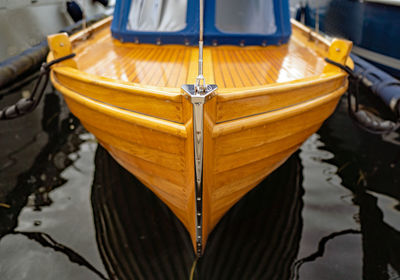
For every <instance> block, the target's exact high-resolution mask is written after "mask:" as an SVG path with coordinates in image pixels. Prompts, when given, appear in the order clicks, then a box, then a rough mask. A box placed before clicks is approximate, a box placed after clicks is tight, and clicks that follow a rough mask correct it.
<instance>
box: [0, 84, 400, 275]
mask: <svg viewBox="0 0 400 280" xmlns="http://www.w3.org/2000/svg"><path fill="white" fill-rule="evenodd" d="M29 87H30V86H28V87H27V89H29ZM20 94H21V93H20V92H18V93H16V94H14V95H10V96H7V97H6V98H3V99H1V100H0V107H3V106H4V105H5V104H10V103H12V102H13V101H15V100H17V99H18V98H19V97H20ZM399 141H400V139H399V135H398V134H392V135H389V136H386V137H384V138H382V137H379V136H374V135H370V134H367V133H364V132H363V131H361V130H360V129H358V128H357V127H356V126H354V125H353V123H352V122H351V121H350V119H349V118H348V117H347V115H346V112H345V104H340V105H339V107H338V109H337V111H336V112H335V114H334V115H333V116H332V117H331V118H330V119H329V120H328V121H327V122H326V123H325V124H324V126H323V127H322V128H321V129H320V131H319V132H318V133H316V134H314V135H313V136H312V137H310V138H309V139H308V140H307V142H306V143H304V145H303V146H302V147H301V149H300V151H299V152H297V153H296V154H295V155H293V156H292V157H291V158H290V159H289V160H288V161H287V162H286V163H285V164H284V165H283V166H282V167H280V168H279V169H278V170H276V171H275V172H274V173H273V174H272V175H270V176H269V177H268V178H267V179H266V180H265V181H264V182H262V183H261V184H260V185H259V186H258V187H256V188H255V189H254V190H253V191H251V192H250V193H249V194H248V195H247V196H246V197H245V198H244V199H242V200H241V201H240V202H239V203H238V204H237V205H236V206H235V207H233V208H232V210H231V211H230V212H229V213H228V214H227V215H226V216H225V217H224V218H223V220H222V221H221V223H220V224H219V225H218V226H217V228H216V229H215V230H214V232H213V233H212V235H211V236H210V239H209V243H208V245H207V248H206V251H205V255H204V257H203V258H202V259H200V260H199V262H198V263H197V267H196V271H195V275H194V278H195V279H279V280H285V279H306V280H313V279H318V280H320V279H373V280H379V279H400V277H399V275H400V212H399V211H400V204H399V201H400V182H399V181H400V142H399ZM0 147H1V149H0V203H1V204H0V279H12V280H14V279H57V280H61V279H189V274H190V269H191V266H192V263H193V261H194V259H195V257H194V255H193V252H192V247H191V244H190V241H189V236H188V234H187V233H186V231H185V229H184V228H183V226H182V225H181V224H180V223H179V221H178V220H177V219H176V218H175V217H174V216H173V215H172V214H171V212H170V211H169V210H168V209H167V207H166V206H165V205H163V204H162V203H161V202H160V201H159V200H158V199H157V198H156V197H155V196H154V195H153V194H152V193H151V192H150V191H148V190H147V189H146V188H145V187H144V186H143V185H141V184H140V182H138V181H137V180H136V179H135V178H134V177H133V176H132V175H130V174H129V173H128V172H127V171H125V170H124V169H123V168H121V167H120V166H119V165H118V164H117V163H116V162H115V161H114V160H113V159H112V158H111V157H110V156H109V155H108V153H107V152H106V151H105V150H104V149H102V148H101V147H99V146H98V145H97V143H96V141H95V139H94V137H93V136H92V135H90V134H89V133H87V132H86V131H85V130H84V129H83V128H82V127H81V126H80V124H79V122H78V121H77V120H76V119H75V118H74V117H73V116H72V115H71V114H70V113H69V111H68V109H67V108H66V106H65V104H64V102H63V100H62V98H60V96H59V95H58V94H57V93H55V92H52V91H51V90H50V89H49V91H48V94H47V96H46V98H45V100H44V102H42V104H41V106H40V107H39V108H38V109H37V110H36V111H35V112H34V113H32V114H31V115H29V116H26V117H23V118H21V119H18V120H13V121H9V122H2V123H0Z"/></svg>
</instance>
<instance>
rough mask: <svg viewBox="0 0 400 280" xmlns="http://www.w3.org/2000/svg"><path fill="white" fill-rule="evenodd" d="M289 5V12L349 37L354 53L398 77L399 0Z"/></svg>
mask: <svg viewBox="0 0 400 280" xmlns="http://www.w3.org/2000/svg"><path fill="white" fill-rule="evenodd" d="M291 5H292V16H294V17H296V18H297V19H302V20H303V22H304V23H305V24H306V25H308V26H311V27H313V28H316V25H317V28H318V30H319V31H322V32H324V33H326V34H328V35H330V36H335V37H343V38H346V39H349V40H351V41H352V42H353V43H354V46H353V49H352V52H353V53H354V54H356V55H359V56H361V57H362V58H364V59H367V60H368V61H370V62H372V63H374V64H375V65H377V66H378V67H380V68H382V69H383V70H385V71H388V72H389V73H391V74H392V75H394V76H396V77H400V51H399V50H400V37H399V30H400V1H396V0H392V1H390V0H380V1H378V0H373V1H372V0H369V1H356V0H310V1H308V0H307V1H304V0H303V1H301V0H292V1H291ZM316 22H318V23H317V24H316Z"/></svg>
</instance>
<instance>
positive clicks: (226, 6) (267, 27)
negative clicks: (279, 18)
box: [215, 0, 276, 35]
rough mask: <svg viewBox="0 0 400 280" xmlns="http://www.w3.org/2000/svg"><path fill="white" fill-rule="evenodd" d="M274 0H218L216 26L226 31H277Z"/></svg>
mask: <svg viewBox="0 0 400 280" xmlns="http://www.w3.org/2000/svg"><path fill="white" fill-rule="evenodd" d="M273 1H274V0H216V13H215V26H216V27H217V28H218V29H219V30H220V31H221V32H225V33H242V34H263V35H267V34H273V33H275V32H276V23H275V15H274V4H273Z"/></svg>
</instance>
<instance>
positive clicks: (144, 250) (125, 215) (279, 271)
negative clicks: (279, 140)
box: [92, 146, 304, 279]
mask: <svg viewBox="0 0 400 280" xmlns="http://www.w3.org/2000/svg"><path fill="white" fill-rule="evenodd" d="M95 164H96V171H95V177H94V182H93V186H92V206H93V212H94V220H95V226H96V235H97V243H98V247H99V251H100V253H101V256H102V259H103V262H104V265H105V267H106V269H107V271H108V274H109V277H110V278H112V279H189V274H190V269H191V266H192V264H193V262H194V260H195V256H194V253H193V250H192V248H191V240H190V236H189V234H188V233H187V231H186V230H185V228H184V226H183V225H182V224H181V223H180V222H179V220H178V219H177V218H176V217H175V216H174V215H173V213H172V212H171V211H170V210H169V209H168V208H167V207H166V206H165V204H164V203H162V202H161V201H160V200H159V199H158V198H157V197H156V196H155V195H154V194H153V193H151V192H150V191H149V190H148V189H147V188H146V187H145V186H144V185H142V184H141V183H140V182H139V181H138V180H137V179H136V178H135V177H134V176H132V175H131V174H130V173H129V172H127V171H126V170H125V169H123V168H122V167H120V166H119V165H118V163H116V162H115V160H114V159H113V158H112V157H111V156H110V155H109V154H108V153H107V151H105V150H104V149H103V148H102V147H101V146H99V147H98V149H97V151H96V158H95ZM302 179H303V178H302V168H301V165H300V160H299V157H298V155H297V154H296V155H294V156H292V157H291V158H290V159H289V160H288V161H287V162H286V163H285V164H284V165H283V166H282V167H280V168H279V169H278V170H277V171H275V172H274V173H272V174H271V175H270V176H269V177H268V178H267V179H266V180H264V181H263V182H262V183H261V184H260V185H259V186H258V187H257V188H255V189H254V190H253V191H251V192H250V193H249V194H247V195H246V196H245V197H244V199H242V200H241V201H240V202H239V203H238V204H237V205H235V206H234V207H233V208H232V209H231V210H230V211H229V212H228V214H227V215H226V216H225V217H224V218H223V219H222V220H221V222H220V223H219V224H218V225H217V227H216V228H215V230H214V231H213V233H212V234H211V236H210V239H209V244H208V246H207V248H206V250H205V253H204V257H203V258H201V259H200V260H199V261H198V262H197V267H196V270H195V275H194V276H195V277H194V278H195V279H289V277H290V268H291V266H292V263H293V261H294V260H295V257H296V255H297V252H298V248H299V242H300V237H301V230H302V218H301V211H302V208H303V201H302V196H303V193H304V191H303V188H302Z"/></svg>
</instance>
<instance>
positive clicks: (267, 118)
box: [212, 80, 348, 138]
mask: <svg viewBox="0 0 400 280" xmlns="http://www.w3.org/2000/svg"><path fill="white" fill-rule="evenodd" d="M347 87H348V81H347V80H346V81H345V83H344V84H343V85H342V86H341V87H339V88H337V89H336V90H334V91H332V92H328V93H326V94H324V95H321V96H318V97H315V98H313V99H309V100H307V101H305V102H300V103H297V104H293V105H290V106H287V107H283V108H279V109H276V110H271V111H267V112H262V113H259V114H255V115H251V116H247V117H242V118H239V119H235V120H229V121H225V122H220V123H216V124H215V126H214V127H213V130H212V138H217V137H219V136H225V135H229V134H232V133H235V132H238V131H241V130H244V129H250V128H253V127H257V126H260V125H263V124H265V123H267V122H275V121H278V120H282V119H286V118H290V117H293V116H294V115H296V114H299V113H302V112H305V111H307V110H310V109H312V108H315V107H318V106H321V105H323V104H326V103H328V102H331V101H332V100H334V99H335V98H337V99H338V98H340V96H341V95H342V94H343V93H344V92H345V91H346V90H347Z"/></svg>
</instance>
